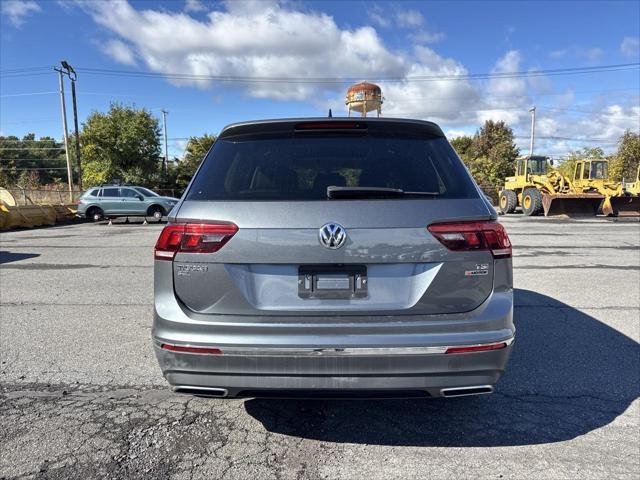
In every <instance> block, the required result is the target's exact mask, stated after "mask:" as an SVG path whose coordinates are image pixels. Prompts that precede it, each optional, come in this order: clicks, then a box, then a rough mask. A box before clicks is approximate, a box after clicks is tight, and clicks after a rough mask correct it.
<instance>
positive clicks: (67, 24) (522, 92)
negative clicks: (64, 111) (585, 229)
mask: <svg viewBox="0 0 640 480" xmlns="http://www.w3.org/2000/svg"><path fill="white" fill-rule="evenodd" d="M1 22H2V24H1V33H0V41H1V44H0V69H1V70H2V71H3V72H2V77H1V78H0V101H1V104H0V131H1V132H2V134H4V135H9V134H11V135H23V134H25V133H28V132H34V133H36V134H37V135H51V136H54V137H56V138H61V130H62V128H61V121H60V111H59V109H60V105H59V97H58V95H57V77H56V76H55V74H54V72H53V70H51V68H52V67H53V65H55V64H57V63H58V62H59V61H60V60H61V59H66V60H68V61H69V63H71V64H72V65H73V66H74V67H76V68H77V69H78V76H79V78H78V83H77V87H78V106H79V116H80V120H81V121H82V120H83V119H84V118H85V117H86V116H87V115H88V114H89V113H90V112H91V111H93V110H101V111H103V110H106V109H107V108H108V106H109V103H110V102H113V101H118V102H123V103H126V104H135V105H136V106H139V107H146V108H148V109H150V110H151V111H152V112H153V113H154V114H156V115H158V116H160V110H161V109H162V108H164V109H166V110H168V111H169V115H168V130H169V134H168V137H169V138H170V139H171V140H170V142H169V143H170V145H169V147H170V148H169V150H170V154H171V155H172V156H174V155H176V156H179V155H181V153H182V149H183V147H184V143H185V142H184V140H183V139H184V138H186V137H188V136H190V135H199V134H202V133H204V132H211V133H215V132H217V131H219V130H220V129H221V128H222V127H223V126H224V125H226V124H228V123H231V122H236V121H242V120H248V119H253V118H271V117H290V116H315V115H319V116H324V115H326V113H327V111H328V109H329V108H332V109H333V112H334V115H343V114H345V107H344V93H345V90H346V87H347V86H348V83H340V82H339V81H331V82H328V83H327V82H325V83H321V84H312V83H308V82H307V83H301V82H299V81H297V80H295V81H290V82H289V83H283V82H264V81H262V82H255V81H250V82H242V83H238V82H229V81H227V82H220V81H210V80H202V79H193V78H188V79H184V78H182V79H176V78H170V79H168V78H166V77H165V76H163V74H166V73H169V74H173V75H176V74H178V75H180V74H197V75H206V76H216V77H230V76H231V77H250V78H255V77H261V78H265V77H294V79H299V78H301V77H314V78H317V77H322V78H330V79H340V78H344V77H345V76H347V77H351V78H358V79H363V80H364V79H368V80H373V81H378V80H380V81H378V83H379V84H380V85H381V86H382V88H383V93H384V96H385V99H386V101H385V104H384V105H383V115H386V116H399V117H415V118H424V119H429V120H433V121H436V122H437V123H439V124H440V125H441V126H442V127H443V128H444V130H445V131H446V132H447V133H448V134H449V135H450V136H456V135H459V134H463V133H469V134H471V133H473V132H474V131H475V130H476V129H477V128H478V126H479V125H481V123H482V122H483V121H484V120H485V119H488V118H491V119H495V120H506V121H507V122H508V123H509V124H510V125H511V126H512V127H513V128H514V130H515V132H516V134H517V135H518V144H519V146H520V147H521V148H523V150H526V149H527V148H528V138H527V135H528V132H529V121H530V120H529V119H530V117H529V113H528V111H527V110H528V108H529V107H530V106H531V105H536V107H537V109H538V110H537V119H538V122H537V132H538V133H539V135H540V137H541V139H540V140H539V142H537V148H536V150H537V153H548V154H554V155H561V154H564V153H567V152H568V151H570V150H572V149H575V148H578V147H581V146H584V145H589V146H594V145H601V146H603V147H605V149H607V150H611V149H613V148H615V141H616V139H617V138H618V136H619V135H620V134H621V133H622V132H623V131H624V130H625V129H628V128H630V129H632V130H635V131H639V130H640V75H639V71H638V69H637V68H636V69H632V70H624V71H608V72H599V73H590V74H576V75H557V76H555V75H538V76H531V77H518V78H500V79H496V78H489V79H486V78H485V79H483V80H470V79H468V78H466V79H458V80H451V79H450V78H451V77H452V76H465V75H469V74H480V73H492V72H529V71H536V70H550V69H563V68H574V67H594V66H600V65H614V64H627V63H637V62H640V42H639V37H640V2H638V1H617V2H616V1H607V2H587V1H585V2H578V1H569V2H552V1H536V2H515V1H514V2H506V1H501V2H479V1H478V2H475V1H467V2H455V1H451V2H444V1H437V2H392V1H378V2H375V1H373V2H339V1H323V2H311V1H286V2H277V1H269V0H262V1H248V2H244V1H243V2H240V1H230V2H218V1H206V0H200V1H198V0H188V1H178V0H176V1H164V2H151V1H145V2H139V1H132V0H131V1H129V2H127V1H126V0H122V1H116V2H109V1H107V0H100V1H95V2H92V1H86V2H85V1H76V0H58V1H54V0H49V1H39V0H25V1H13V0H2V16H1ZM30 67H43V68H42V70H32V71H26V72H15V71H14V70H15V69H21V68H30ZM44 67H48V68H44ZM83 69H107V70H111V71H113V70H116V71H134V72H154V73H155V74H158V75H157V76H154V77H139V76H123V75H120V74H118V75H109V76H107V75H100V74H97V73H95V72H90V71H86V70H83ZM425 76H426V77H442V76H446V77H448V80H438V81H424V80H420V78H424V77H425ZM296 82H297V83H296ZM67 93H68V85H67ZM545 137H547V138H545ZM548 137H562V138H561V139H550V138H548ZM568 139H570V140H568Z"/></svg>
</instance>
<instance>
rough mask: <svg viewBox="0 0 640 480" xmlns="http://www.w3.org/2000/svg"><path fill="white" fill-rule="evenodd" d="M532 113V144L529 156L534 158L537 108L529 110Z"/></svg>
mask: <svg viewBox="0 0 640 480" xmlns="http://www.w3.org/2000/svg"><path fill="white" fill-rule="evenodd" d="M529 112H530V113H531V144H530V145H529V156H533V141H534V139H535V136H536V107H531V108H530V109H529Z"/></svg>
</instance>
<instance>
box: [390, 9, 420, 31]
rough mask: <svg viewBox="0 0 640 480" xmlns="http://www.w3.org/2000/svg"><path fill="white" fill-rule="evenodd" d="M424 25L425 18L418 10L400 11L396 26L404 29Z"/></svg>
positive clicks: (397, 14)
mask: <svg viewBox="0 0 640 480" xmlns="http://www.w3.org/2000/svg"><path fill="white" fill-rule="evenodd" d="M423 23H424V17H423V16H422V14H421V13H420V12H419V11H418V10H399V11H398V12H397V13H396V25H398V26H399V27H402V28H418V27H420V26H422V24H423Z"/></svg>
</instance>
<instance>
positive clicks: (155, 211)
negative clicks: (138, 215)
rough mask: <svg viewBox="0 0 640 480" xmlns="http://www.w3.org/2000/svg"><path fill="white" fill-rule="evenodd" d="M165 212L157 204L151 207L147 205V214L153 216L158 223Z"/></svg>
mask: <svg viewBox="0 0 640 480" xmlns="http://www.w3.org/2000/svg"><path fill="white" fill-rule="evenodd" d="M164 215H165V213H164V210H163V208H162V207H159V206H157V205H155V206H153V207H149V210H147V216H149V217H153V218H154V219H155V220H156V221H157V222H158V223H159V222H161V221H162V217H164Z"/></svg>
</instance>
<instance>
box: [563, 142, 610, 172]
mask: <svg viewBox="0 0 640 480" xmlns="http://www.w3.org/2000/svg"><path fill="white" fill-rule="evenodd" d="M597 158H604V151H603V150H602V148H600V147H582V148H581V149H580V150H574V151H573V152H571V153H569V155H568V157H567V158H566V159H565V160H563V161H562V163H561V164H560V165H558V170H559V171H560V173H562V175H564V176H565V177H568V178H569V179H571V180H573V172H574V170H575V169H576V162H577V161H578V160H590V159H597Z"/></svg>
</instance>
